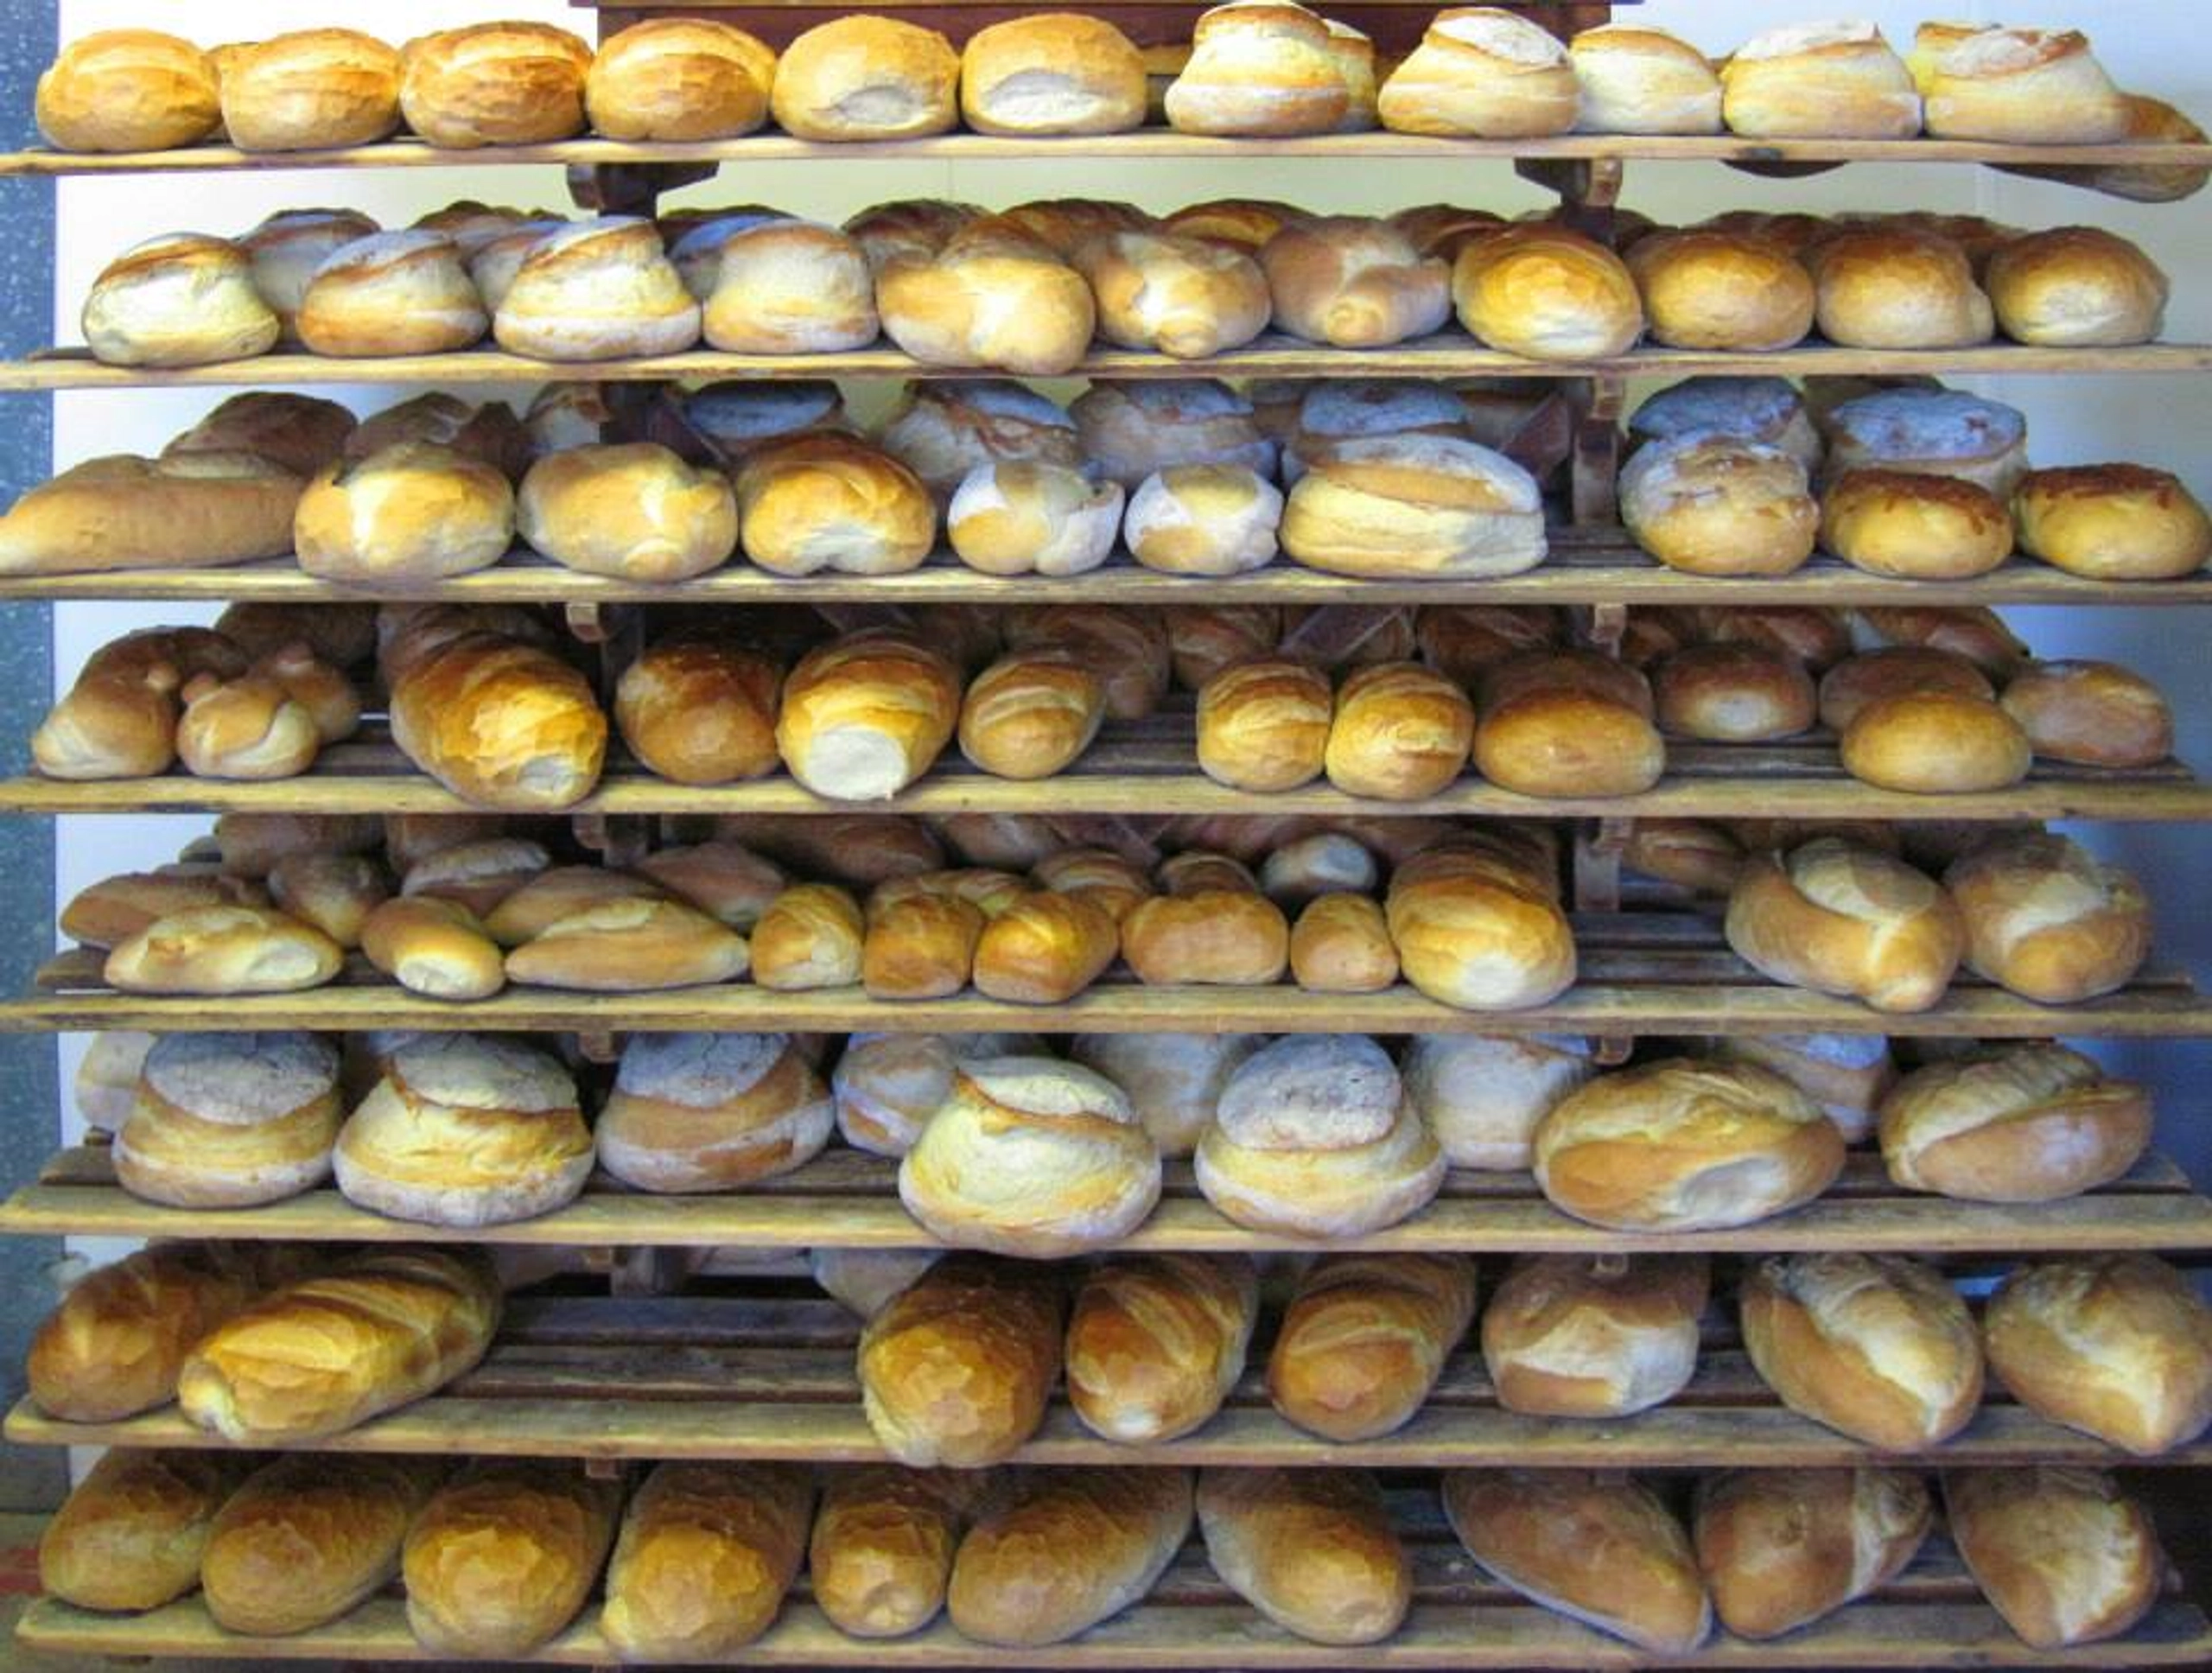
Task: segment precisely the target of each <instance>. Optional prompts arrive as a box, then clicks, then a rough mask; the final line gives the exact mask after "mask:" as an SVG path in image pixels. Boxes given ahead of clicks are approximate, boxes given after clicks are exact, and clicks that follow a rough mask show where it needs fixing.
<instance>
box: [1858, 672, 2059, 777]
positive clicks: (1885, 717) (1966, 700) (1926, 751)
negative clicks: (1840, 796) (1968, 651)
mask: <svg viewBox="0 0 2212 1673" xmlns="http://www.w3.org/2000/svg"><path fill="white" fill-rule="evenodd" d="M1838 742H1839V753H1840V756H1841V759H1842V761H1843V769H1844V771H1845V772H1847V773H1850V774H1851V776H1852V777H1853V778H1854V779H1860V780H1862V781H1864V782H1865V783H1867V784H1871V785H1874V786H1878V787H1879V788H1881V789H1884V790H1902V791H1907V792H1917V793H1921V794H1930V795H1942V794H1946V793H1952V792H1967V791H1977V790H2003V789H2005V788H2007V787H2008V786H2012V785H2016V784H2018V783H2019V782H2020V780H2021V779H2024V778H2026V777H2027V776H2028V769H2029V767H2031V766H2032V765H2033V762H2034V754H2033V750H2032V748H2031V746H2030V744H2029V742H2028V735H2027V733H2026V731H2025V730H2024V729H2023V728H2022V727H2021V725H2020V723H2019V722H2018V721H2016V720H2014V719H2013V718H2012V716H2011V715H2010V714H2008V713H2006V712H2005V709H2002V708H2000V707H1999V706H1998V704H1997V703H1995V702H1994V701H1993V699H1991V698H1988V697H1976V696H1973V695H1971V694H1969V693H1966V692H1961V691H1945V690H1928V689H1925V688H1922V689H1919V690H1906V691H1898V692H1896V693H1893V694H1891V695H1890V696H1888V697H1876V698H1873V699H1872V701H1870V702H1868V703H1865V704H1863V705H1861V706H1860V707H1859V709H1858V710H1857V712H1856V713H1854V714H1853V716H1852V718H1851V722H1850V724H1849V725H1848V726H1847V727H1846V728H1844V732H1843V736H1842V737H1841V738H1840V740H1839V741H1838Z"/></svg>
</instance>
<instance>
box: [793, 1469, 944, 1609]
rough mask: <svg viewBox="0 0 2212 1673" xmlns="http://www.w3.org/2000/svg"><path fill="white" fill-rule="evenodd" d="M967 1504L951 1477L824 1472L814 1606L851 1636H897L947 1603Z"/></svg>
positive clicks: (811, 1563) (815, 1538) (813, 1558)
mask: <svg viewBox="0 0 2212 1673" xmlns="http://www.w3.org/2000/svg"><path fill="white" fill-rule="evenodd" d="M967 1498H969V1493H968V1491H967V1482H966V1480H965V1479H963V1477H961V1476H959V1475H957V1474H956V1473H952V1472H950V1471H924V1470H908V1469H900V1468H898V1467H895V1466H884V1465H876V1466H865V1467H862V1468H858V1469H846V1470H837V1471H833V1472H830V1473H829V1474H828V1475H827V1476H826V1478H825V1479H824V1480H823V1490H822V1503H821V1505H820V1508H819V1509H818V1510H817V1512H816V1514H815V1518H814V1531H813V1534H812V1536H811V1538H810V1541H809V1543H808V1548H807V1558H806V1567H807V1580H808V1583H809V1586H810V1589H811V1590H812V1592H813V1594H814V1601H815V1604H816V1606H817V1607H819V1608H820V1609H821V1611H822V1613H823V1614H824V1615H826V1616H828V1617H829V1621H830V1624H831V1625H834V1626H836V1628H837V1630H838V1631H840V1632H844V1633H847V1634H849V1635H850V1636H851V1637H853V1638H903V1637H904V1636H905V1635H906V1634H907V1633H909V1632H918V1631H919V1630H920V1629H921V1628H922V1627H924V1626H926V1625H929V1623H930V1622H931V1620H933V1619H935V1618H936V1616H937V1613H938V1610H940V1609H941V1608H943V1607H944V1591H945V1587H946V1586H947V1585H949V1584H950V1581H951V1578H952V1559H953V1555H954V1553H955V1551H956V1550H957V1549H958V1544H959V1539H960V1533H961V1528H962V1524H963V1521H964V1520H965V1518H964V1517H963V1515H962V1511H961V1506H962V1504H963V1503H964V1502H965V1500H966V1499H967Z"/></svg>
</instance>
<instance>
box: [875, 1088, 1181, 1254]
mask: <svg viewBox="0 0 2212 1673" xmlns="http://www.w3.org/2000/svg"><path fill="white" fill-rule="evenodd" d="M899 1199H900V1200H901V1201H902V1202H904V1203H905V1204H906V1208H907V1211H908V1212H910V1213H912V1215H913V1216H914V1218H916V1219H918V1220H919V1221H920V1222H921V1223H922V1225H924V1226H925V1228H926V1229H927V1230H928V1231H929V1232H930V1233H931V1236H932V1237H937V1238H938V1239H940V1240H942V1241H943V1242H945V1243H948V1244H953V1245H954V1246H955V1247H958V1248H966V1249H982V1250H991V1251H994V1252H995V1253H998V1254H1001V1255H1015V1256H1023V1257H1025V1258H1028V1259H1034V1260H1054V1259H1060V1258H1064V1257H1065V1256H1071V1255H1079V1254H1082V1253H1084V1251H1086V1250H1093V1249H1101V1248H1105V1247H1109V1246H1110V1245H1112V1244H1116V1243H1119V1242H1120V1241H1121V1240H1122V1238H1124V1237H1128V1234H1129V1233H1130V1232H1132V1231H1135V1229H1136V1228H1137V1227H1138V1226H1139V1225H1141V1224H1142V1223H1143V1221H1144V1218H1145V1217H1146V1216H1147V1214H1149V1213H1151V1212H1152V1208H1153V1205H1154V1203H1156V1202H1157V1201H1159V1199H1160V1150H1159V1148H1158V1146H1156V1145H1155V1144H1154V1142H1153V1140H1152V1135H1150V1134H1148V1133H1147V1132H1146V1131H1145V1129H1144V1128H1143V1126H1142V1124H1141V1123H1139V1122H1138V1120H1137V1117H1136V1112H1135V1110H1133V1109H1132V1108H1131V1107H1130V1104H1129V1101H1128V1098H1127V1097H1124V1096H1123V1095H1122V1091H1121V1090H1120V1089H1119V1088H1118V1087H1116V1086H1115V1085H1113V1083H1112V1082H1110V1081H1109V1080H1107V1079H1106V1078H1104V1077H1103V1076H1101V1075H1096V1074H1093V1073H1092V1072H1090V1070H1088V1069H1083V1068H1078V1067H1077V1066H1075V1065H1073V1064H1067V1063H1062V1062H1059V1061H1058V1060H1057V1059H1052V1058H1020V1057H1016V1058H996V1059H988V1060H982V1061H970V1062H968V1063H965V1064H963V1065H961V1066H958V1067H957V1068H956V1070H955V1071H954V1073H953V1080H952V1089H951V1091H950V1095H949V1096H948V1097H947V1098H946V1100H945V1102H944V1104H942V1105H940V1106H939V1107H938V1110H937V1111H936V1112H935V1113H934V1114H932V1115H931V1116H930V1117H929V1120H928V1122H927V1123H925V1125H924V1127H923V1129H922V1132H921V1136H920V1137H919V1138H918V1140H916V1142H915V1143H914V1146H913V1148H912V1149H911V1150H909V1151H908V1152H907V1153H906V1157H905V1159H904V1160H903V1161H901V1162H900V1163H899Z"/></svg>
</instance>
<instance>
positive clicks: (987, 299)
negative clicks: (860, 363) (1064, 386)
mask: <svg viewBox="0 0 2212 1673" xmlns="http://www.w3.org/2000/svg"><path fill="white" fill-rule="evenodd" d="M841 21H842V22H849V23H857V24H863V25H876V24H880V25H882V26H883V27H886V28H894V27H895V28H898V29H911V28H912V25H911V24H906V23H898V22H895V21H894V20H892V19H887V18H874V17H854V18H846V19H842V20H841ZM836 27H837V25H836V24H834V23H832V24H824V25H823V29H835V28H836ZM803 41H804V37H802V41H801V43H798V44H803ZM798 44H795V45H794V47H793V49H792V50H793V52H794V53H796V52H797V50H798ZM790 66H791V57H790V56H786V57H785V60H784V70H783V72H782V73H779V76H778V78H777V86H778V88H779V91H780V89H781V87H782V86H783V80H784V76H785V75H787V74H788V73H789V71H790ZM875 305H876V311H877V313H878V314H879V315H880V316H881V318H882V321H883V330H884V334H885V335H887V336H888V337H889V338H890V339H891V340H892V341H893V342H894V343H896V344H898V346H899V347H900V348H901V349H903V350H904V351H905V352H906V353H908V354H911V355H912V356H913V358H914V359H917V360H919V361H920V362H922V364H924V365H925V366H976V367H988V368H990V369H992V370H994V371H999V372H1015V373H1018V374H1020V375H1021V376H1023V377H1031V378H1057V377H1060V376H1063V375H1065V373H1067V372H1072V371H1073V370H1074V369H1075V368H1076V366H1077V365H1078V364H1080V362H1081V361H1082V359H1083V358H1084V355H1085V354H1087V353H1090V340H1091V335H1092V333H1093V331H1094V329H1095V328H1096V324H1097V319H1098V313H1097V304H1096V302H1095V301H1094V300H1093V299H1092V297H1091V294H1090V286H1089V285H1088V284H1086V283H1084V279H1083V275H1082V274H1080V273H1078V272H1077V271H1076V270H1075V269H1074V268H1072V267H1071V266H1069V265H1068V264H1067V263H1065V261H1063V260H1061V259H1060V258H1059V257H1058V256H1057V255H1055V254H1054V253H1053V252H1052V251H1051V250H1050V249H1048V248H1047V247H1046V245H1043V244H1041V243H1039V241H1038V240H1037V239H1034V238H1033V237H1031V236H1030V235H1029V234H1028V233H1027V232H1024V231H1022V230H1021V228H1020V226H1019V225H1018V224H1016V223H1015V222H1014V221H1012V220H1010V219H1007V217H1005V216H1003V215H991V216H984V217H982V218H981V219H976V220H973V221H970V222H969V223H968V224H966V225H965V226H962V227H961V228H960V230H959V231H957V232H955V233H953V235H952V236H951V237H950V238H949V239H946V240H945V241H944V244H943V245H940V246H938V248H937V249H936V250H934V251H926V252H925V251H901V252H897V253H894V254H893V255H891V256H889V257H888V258H886V259H884V260H883V261H881V262H879V263H878V264H876V272H875Z"/></svg>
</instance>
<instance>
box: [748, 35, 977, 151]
mask: <svg viewBox="0 0 2212 1673" xmlns="http://www.w3.org/2000/svg"><path fill="white" fill-rule="evenodd" d="M959 78H960V58H959V55H958V54H957V53H955V52H954V51H953V50H952V46H951V43H950V41H947V40H946V39H945V38H944V36H943V35H939V34H938V32H937V31H936V30H935V29H923V28H921V27H920V26H919V25H918V24H914V23H909V22H906V21H905V20H904V19H902V18H897V17H881V16H851V17H837V18H833V19H831V20H830V21H829V22H825V23H818V24H817V25H815V26H814V27H813V28H812V29H808V30H806V31H805V32H804V34H802V35H800V36H799V37H798V39H797V40H796V41H792V42H791V45H790V46H788V47H786V48H785V49H784V54H783V57H782V58H781V59H780V60H779V61H778V63H777V65H776V78H775V90H774V93H773V96H772V99H771V101H770V108H771V110H772V111H773V112H774V114H775V118H776V123H777V125H778V126H779V127H780V128H782V129H783V130H784V131H785V133H788V134H790V135H791V136H792V137H794V138H798V139H829V140H852V139H912V138H917V137H920V136H922V135H925V134H941V133H944V132H945V131H946V130H949V129H950V128H951V127H953V126H954V125H955V124H957V122H958V120H959V114H958V111H957V107H956V105H955V103H954V96H953V92H954V88H955V86H957V83H958V81H959Z"/></svg>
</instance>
